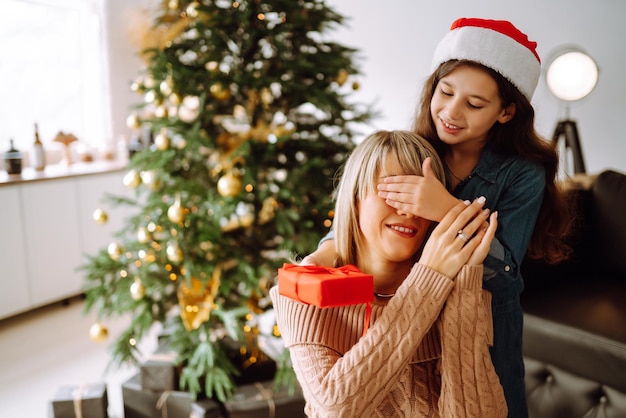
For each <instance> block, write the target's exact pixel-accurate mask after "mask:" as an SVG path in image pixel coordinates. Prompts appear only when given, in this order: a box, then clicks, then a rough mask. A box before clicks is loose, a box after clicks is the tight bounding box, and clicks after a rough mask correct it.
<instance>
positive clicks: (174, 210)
mask: <svg viewBox="0 0 626 418" xmlns="http://www.w3.org/2000/svg"><path fill="white" fill-rule="evenodd" d="M167 217H168V219H169V220H170V221H172V222H174V223H176V224H177V223H181V222H183V221H184V220H185V208H183V207H182V206H181V205H180V202H179V201H176V202H175V203H174V204H173V205H172V206H170V207H169V209H168V210H167Z"/></svg>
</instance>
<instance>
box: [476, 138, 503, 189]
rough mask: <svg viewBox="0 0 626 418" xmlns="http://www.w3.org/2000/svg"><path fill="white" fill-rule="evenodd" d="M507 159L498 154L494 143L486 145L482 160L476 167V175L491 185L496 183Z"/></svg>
mask: <svg viewBox="0 0 626 418" xmlns="http://www.w3.org/2000/svg"><path fill="white" fill-rule="evenodd" d="M506 160H507V157H506V156H504V155H502V154H500V153H498V152H497V151H496V149H495V146H494V145H493V142H492V141H488V142H487V143H486V144H485V148H484V149H483V152H482V154H481V156H480V160H479V161H478V164H476V167H474V174H475V175H477V176H480V177H482V178H483V179H485V180H486V181H488V182H490V183H495V181H496V178H497V176H498V173H499V172H500V170H501V169H502V168H503V166H504V162H505V161H506Z"/></svg>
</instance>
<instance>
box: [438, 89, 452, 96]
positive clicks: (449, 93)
mask: <svg viewBox="0 0 626 418" xmlns="http://www.w3.org/2000/svg"><path fill="white" fill-rule="evenodd" d="M440 91H441V94H443V95H444V96H452V93H451V92H448V91H445V90H444V89H441V90H440Z"/></svg>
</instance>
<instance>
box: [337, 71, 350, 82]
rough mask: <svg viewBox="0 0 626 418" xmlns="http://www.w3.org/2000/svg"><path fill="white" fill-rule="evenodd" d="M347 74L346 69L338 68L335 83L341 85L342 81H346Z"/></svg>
mask: <svg viewBox="0 0 626 418" xmlns="http://www.w3.org/2000/svg"><path fill="white" fill-rule="evenodd" d="M348 75H349V74H348V71H346V70H344V69H343V68H342V69H341V70H339V73H337V84H339V85H340V86H343V85H344V83H345V82H346V81H348Z"/></svg>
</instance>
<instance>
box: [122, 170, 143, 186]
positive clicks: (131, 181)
mask: <svg viewBox="0 0 626 418" xmlns="http://www.w3.org/2000/svg"><path fill="white" fill-rule="evenodd" d="M122 182H123V183H124V186H126V187H128V188H130V189H134V188H136V187H138V186H139V185H140V184H141V176H140V175H139V172H138V171H137V170H135V169H132V170H130V171H129V172H128V173H126V175H125V176H124V179H123V180H122Z"/></svg>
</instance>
